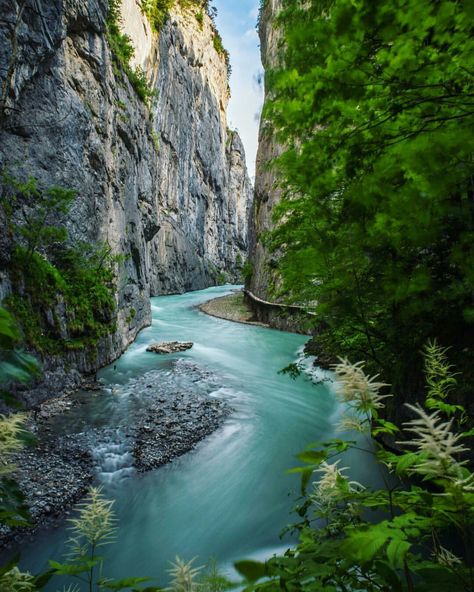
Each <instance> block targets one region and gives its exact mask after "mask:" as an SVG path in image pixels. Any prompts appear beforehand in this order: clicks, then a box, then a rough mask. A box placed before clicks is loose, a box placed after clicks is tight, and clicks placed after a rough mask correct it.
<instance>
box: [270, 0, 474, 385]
mask: <svg viewBox="0 0 474 592" xmlns="http://www.w3.org/2000/svg"><path fill="white" fill-rule="evenodd" d="M283 4H284V11H283V13H281V15H280V18H279V24H280V26H281V28H282V32H283V39H284V44H283V49H282V51H283V60H284V62H283V63H284V68H282V69H281V70H279V71H275V72H273V73H270V74H269V78H268V81H269V88H270V92H271V95H270V96H271V97H272V100H269V101H268V102H267V105H266V117H267V118H268V119H269V120H270V121H271V122H272V124H273V126H274V129H275V131H276V132H277V137H278V139H279V140H280V141H281V142H282V143H283V144H284V145H285V146H286V147H287V149H286V150H285V152H284V154H283V155H282V156H281V158H280V159H279V160H278V161H277V163H276V165H277V169H278V170H279V172H280V176H281V181H282V186H283V187H284V190H285V197H284V199H283V201H282V203H281V205H280V206H279V208H278V211H277V212H276V215H277V218H278V219H279V220H280V224H279V226H278V228H277V230H276V231H275V232H274V233H273V235H272V237H271V239H272V243H273V246H274V247H275V248H279V249H282V248H283V253H284V254H283V257H282V258H281V260H280V272H281V274H282V277H283V290H282V293H283V294H284V295H285V296H287V297H288V298H289V299H290V300H292V301H299V302H317V310H318V312H319V314H320V319H322V320H323V321H324V324H325V326H326V331H325V332H324V335H323V336H322V339H323V341H324V344H325V347H326V348H327V349H329V350H330V351H332V352H334V353H337V354H338V355H348V356H350V357H351V359H361V358H362V359H367V360H369V361H371V363H372V369H373V368H377V370H382V372H383V374H384V378H386V379H387V380H388V381H390V382H392V383H393V384H394V385H395V387H396V388H400V389H407V388H410V389H413V388H417V387H418V385H419V380H418V377H419V376H420V369H421V357H420V355H419V352H420V350H421V348H422V346H423V344H424V343H426V341H427V340H428V339H429V338H438V339H439V340H440V341H441V343H443V344H444V345H447V346H453V348H454V353H453V355H454V356H455V357H456V359H457V362H458V363H460V364H461V366H463V367H464V368H467V367H470V366H472V350H471V353H470V354H469V353H468V351H467V349H466V348H468V347H469V346H470V345H472V341H473V339H472V338H473V322H474V298H473V285H474V284H473V280H474V265H473V250H474V233H473V230H474V184H473V181H474V160H473V151H474V89H473V80H474V78H473V77H474V38H473V36H472V32H473V31H472V28H473V27H472V23H473V22H474V10H473V8H472V7H473V5H472V4H471V5H470V6H469V3H468V2H467V1H466V2H464V1H455V0H444V1H437V2H433V1H432V0H416V1H413V0H378V1H377V2H372V1H369V0H359V1H356V0H334V1H322V0H317V1H316V0H309V1H308V2H304V3H302V2H301V1H300V0H285V1H284V2H283ZM470 356H471V357H470Z"/></svg>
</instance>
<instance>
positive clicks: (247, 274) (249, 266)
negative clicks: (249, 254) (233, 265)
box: [242, 259, 253, 283]
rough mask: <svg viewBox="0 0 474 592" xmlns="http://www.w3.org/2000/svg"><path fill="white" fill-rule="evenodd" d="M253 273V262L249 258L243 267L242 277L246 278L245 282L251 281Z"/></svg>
mask: <svg viewBox="0 0 474 592" xmlns="http://www.w3.org/2000/svg"><path fill="white" fill-rule="evenodd" d="M252 275H253V263H252V262H251V261H249V260H248V259H247V260H246V261H245V263H244V264H243V267H242V277H243V278H244V280H245V283H248V282H250V280H251V278H252Z"/></svg>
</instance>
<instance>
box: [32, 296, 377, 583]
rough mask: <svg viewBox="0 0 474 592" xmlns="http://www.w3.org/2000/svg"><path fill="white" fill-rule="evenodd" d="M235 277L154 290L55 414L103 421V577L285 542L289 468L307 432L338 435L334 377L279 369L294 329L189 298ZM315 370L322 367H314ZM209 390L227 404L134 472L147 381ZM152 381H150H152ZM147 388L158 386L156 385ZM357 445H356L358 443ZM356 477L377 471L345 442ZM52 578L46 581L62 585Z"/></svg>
mask: <svg viewBox="0 0 474 592" xmlns="http://www.w3.org/2000/svg"><path fill="white" fill-rule="evenodd" d="M231 288H232V287H231V286H223V287H219V288H210V289H207V290H202V291H199V292H192V293H188V294H184V295H179V296H161V297H157V298H153V299H152V311H153V325H152V326H151V327H149V328H147V329H145V330H143V331H142V332H141V333H140V335H139V337H138V339H137V340H136V342H135V343H134V344H133V345H132V346H131V347H130V348H129V349H128V350H127V352H126V353H125V354H124V355H123V356H122V357H121V358H120V359H119V360H118V361H117V362H116V363H115V364H114V365H111V366H110V367H108V368H105V369H104V370H102V371H101V372H100V373H99V377H100V379H101V381H102V382H103V384H104V389H103V391H102V392H98V393H85V394H84V397H85V398H86V401H87V403H86V404H84V405H81V406H79V407H77V408H75V409H73V410H72V411H70V412H68V413H67V414H65V415H62V416H60V417H57V418H56V420H55V424H56V425H55V429H56V430H59V431H61V430H63V431H65V432H73V433H77V434H81V433H82V432H83V431H84V430H88V429H89V430H90V429H91V428H92V429H93V428H102V429H104V427H105V428H106V430H107V434H108V438H107V440H106V441H105V442H104V441H103V439H102V441H101V442H100V443H98V444H97V446H96V447H95V449H94V460H95V463H96V471H97V481H98V482H99V483H101V484H102V485H103V487H104V493H105V494H106V495H107V496H108V497H109V498H113V499H114V500H115V509H116V512H117V516H118V519H119V528H118V534H117V542H115V543H114V544H113V545H110V546H108V547H106V548H105V547H104V549H103V553H102V554H103V555H104V556H105V558H106V560H105V566H106V567H105V573H106V575H107V576H109V577H116V578H123V577H130V576H143V575H147V576H151V577H153V578H156V579H157V580H158V582H160V583H162V584H164V583H166V581H167V578H168V576H167V569H168V568H169V561H170V560H172V559H174V557H175V556H176V555H180V556H181V557H183V558H184V559H186V560H189V559H191V558H193V557H195V556H199V563H200V564H201V563H205V562H206V560H207V559H209V558H211V557H213V558H215V559H216V560H217V561H218V563H219V564H220V565H221V566H224V567H226V566H230V565H231V564H232V562H233V561H235V560H238V559H241V558H250V557H252V558H263V557H266V556H269V555H271V554H272V553H273V552H276V551H278V550H281V549H282V548H285V547H286V546H288V545H289V544H291V542H292V541H291V537H289V536H288V535H287V536H286V537H285V538H284V539H283V540H281V539H280V537H279V535H280V532H281V531H282V529H283V528H284V527H285V526H286V525H288V524H290V523H292V522H295V521H296V518H295V516H293V515H292V514H291V509H292V507H293V505H294V502H295V500H296V498H297V495H298V486H299V482H298V478H297V476H295V475H289V474H288V472H287V470H288V469H289V468H290V467H292V466H295V465H296V464H297V463H298V461H296V459H295V456H294V455H295V454H296V453H297V452H299V451H300V450H302V449H303V448H304V447H305V446H306V444H308V443H310V442H314V441H316V440H325V439H328V438H331V437H334V436H335V435H336V433H335V427H334V426H335V422H336V419H337V416H338V414H339V412H340V409H339V406H338V404H337V402H336V400H335V397H334V388H333V385H332V383H331V382H330V381H324V382H322V383H321V384H319V385H317V386H314V385H313V384H311V383H310V382H309V381H308V380H305V379H304V378H302V377H300V378H298V379H296V380H293V379H291V378H290V377H289V376H286V375H281V374H279V370H281V369H282V368H283V367H285V366H287V365H288V364H289V363H290V362H293V361H295V360H296V358H297V357H298V355H299V353H300V352H301V348H302V346H303V344H304V342H305V341H306V338H305V337H304V336H301V335H296V334H291V333H285V332H280V331H276V330H271V329H266V328H261V327H256V326H249V325H242V324H238V323H232V322H229V321H225V320H221V319H216V318H213V317H209V316H207V315H205V314H203V313H201V312H199V311H198V310H196V308H195V306H196V305H197V304H199V303H202V302H204V301H206V300H209V299H210V298H214V297H216V296H221V295H225V294H227V293H229V292H230V290H231ZM166 340H180V341H193V342H194V347H193V348H192V349H190V350H188V351H186V352H184V353H179V354H173V355H168V356H157V355H156V354H152V353H147V352H146V347H147V345H148V344H149V343H150V342H156V341H166ZM320 375H321V377H323V378H325V377H327V376H328V375H327V373H326V374H325V373H324V372H323V371H320ZM150 386H151V387H153V388H158V389H161V392H162V393H163V396H166V392H170V389H175V390H178V391H186V390H188V391H189V390H191V392H197V393H208V394H210V396H212V397H218V398H221V399H223V400H225V401H226V402H227V403H228V404H229V405H230V406H231V408H232V410H233V411H232V413H231V415H230V416H229V418H228V419H227V420H226V421H225V423H224V425H223V426H222V427H221V428H220V429H218V430H217V431H216V432H214V433H213V434H212V435H211V436H209V437H208V438H206V439H205V440H203V441H202V442H201V443H200V444H199V445H198V446H197V447H196V449H195V450H193V451H191V452H189V453H188V454H186V455H184V456H182V457H180V458H178V459H176V460H175V461H173V462H172V463H170V464H168V465H166V466H164V467H162V468H160V469H158V470H155V471H152V472H149V473H145V474H138V473H136V472H135V470H134V469H133V467H132V456H131V452H130V450H129V447H128V443H127V439H126V438H125V437H124V430H125V429H126V427H127V423H129V422H131V421H133V417H134V412H135V411H136V410H137V409H139V407H140V404H143V401H144V399H145V398H146V397H147V392H149V391H150V388H149V387H150ZM147 389H148V391H147ZM151 390H153V389H151ZM361 454H363V453H361ZM350 455H351V457H350V458H346V459H345V464H350V465H351V467H352V469H351V474H350V476H351V477H352V478H353V479H356V480H357V481H360V482H372V481H373V479H374V477H373V472H374V469H373V465H372V464H371V463H370V462H368V461H367V458H366V457H363V456H359V453H357V452H351V453H350ZM67 538H68V530H67V525H66V523H65V522H64V523H63V524H61V525H59V527H56V528H54V529H50V530H47V531H45V532H43V533H41V534H39V535H38V536H37V537H36V538H35V541H34V543H31V544H29V545H25V546H24V547H23V549H22V557H23V559H22V565H23V567H26V568H28V569H29V570H31V571H34V572H38V571H41V570H43V569H45V568H46V566H47V560H48V558H54V559H56V560H61V559H62V558H63V556H64V553H65V551H66V546H65V542H66V540H67ZM58 588H59V582H58V584H56V585H51V586H50V588H49V589H50V590H57V589H58Z"/></svg>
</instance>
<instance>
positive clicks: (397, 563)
mask: <svg viewBox="0 0 474 592" xmlns="http://www.w3.org/2000/svg"><path fill="white" fill-rule="evenodd" d="M410 548H411V543H409V542H408V541H405V540H400V539H393V540H391V541H390V543H389V544H388V547H387V558H388V561H389V563H390V565H391V567H393V568H394V569H398V568H400V567H402V566H403V560H404V559H405V556H406V554H407V553H408V551H409V550H410Z"/></svg>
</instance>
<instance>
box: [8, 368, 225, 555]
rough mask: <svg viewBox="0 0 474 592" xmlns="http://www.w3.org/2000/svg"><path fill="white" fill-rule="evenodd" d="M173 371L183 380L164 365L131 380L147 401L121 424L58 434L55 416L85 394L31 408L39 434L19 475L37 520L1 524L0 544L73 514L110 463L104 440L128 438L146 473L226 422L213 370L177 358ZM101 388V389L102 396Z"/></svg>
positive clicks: (134, 468) (121, 442)
mask: <svg viewBox="0 0 474 592" xmlns="http://www.w3.org/2000/svg"><path fill="white" fill-rule="evenodd" d="M183 375H186V377H187V378H190V379H191V381H192V382H194V383H198V382H199V383H201V384H202V383H204V384H205V385H206V388H205V389H204V390H205V392H204V393H203V392H193V391H192V390H189V389H182V388H180V376H181V377H182V376H183ZM172 378H176V379H177V387H176V388H169V386H166V385H163V376H162V374H160V372H157V371H151V372H147V373H145V374H144V375H143V376H141V377H139V378H137V379H134V380H133V381H131V382H130V383H128V384H127V389H128V391H130V392H132V393H134V396H136V397H139V398H140V405H138V406H137V408H136V409H135V410H134V411H133V413H132V416H131V417H129V418H128V422H127V424H124V425H123V427H121V428H120V429H117V427H116V426H114V427H113V428H111V427H97V426H96V427H86V428H85V429H84V430H83V431H82V432H79V433H75V434H58V433H57V431H56V430H54V429H53V428H52V420H53V419H54V418H56V422H57V419H58V415H59V414H67V413H68V412H70V411H71V410H74V409H75V408H77V407H78V406H80V405H81V404H82V403H83V402H84V398H83V397H81V395H80V394H72V395H68V396H64V397H61V398H60V399H56V400H51V401H46V402H45V403H44V404H43V405H41V406H40V407H39V408H38V409H36V410H35V411H34V412H31V414H30V417H29V419H28V429H29V430H30V431H32V432H33V433H34V434H35V435H36V437H37V441H36V444H35V445H34V447H32V448H27V449H24V450H22V451H21V452H20V453H18V454H16V456H15V458H14V463H15V465H16V467H17V469H16V472H15V475H14V476H15V479H16V480H17V482H18V483H19V486H20V489H21V490H22V491H23V493H24V494H25V497H26V502H27V505H28V507H29V509H30V514H31V524H32V526H31V527H30V528H28V529H25V528H16V529H13V530H12V529H9V528H7V527H3V526H2V527H0V549H1V548H2V547H4V548H5V547H8V546H10V545H12V544H14V545H17V544H18V543H19V542H21V541H22V540H24V539H25V538H32V536H33V535H34V533H35V532H36V531H37V530H39V529H40V528H42V527H44V526H47V525H51V524H54V523H55V522H56V521H58V520H60V519H61V518H63V517H64V515H65V514H68V513H69V511H70V509H71V507H72V506H73V505H74V504H75V503H76V502H77V501H78V500H79V499H80V498H81V497H83V495H84V494H85V493H86V491H87V490H88V488H89V487H90V485H91V484H92V483H93V482H95V481H97V479H98V477H100V475H101V471H102V470H104V468H103V467H101V466H100V463H101V460H102V461H103V459H101V458H100V457H99V456H98V454H97V451H98V450H100V449H101V448H105V449H107V447H110V445H112V447H113V446H125V447H126V449H127V450H128V451H130V467H129V468H128V469H127V470H128V471H129V472H128V475H130V476H132V478H133V475H134V474H135V477H134V478H139V476H138V475H137V473H142V472H145V471H149V470H152V469H156V468H157V467H159V466H161V465H164V464H166V463H168V462H170V461H172V460H173V459H174V458H176V457H178V456H180V455H182V454H184V453H186V452H188V451H190V450H191V449H193V448H194V447H195V446H196V444H197V443H198V442H200V441H201V440H202V439H203V438H205V437H206V436H207V435H209V434H211V433H212V432H213V431H215V430H216V429H217V428H218V427H219V426H220V425H222V423H223V422H224V420H225V418H226V417H227V416H228V415H229V413H230V408H229V407H228V406H227V405H226V404H225V403H224V402H223V401H222V400H220V399H218V398H215V397H212V396H209V394H210V393H211V392H212V391H213V390H214V389H215V388H216V387H217V386H218V385H217V384H216V382H215V380H214V377H213V376H212V374H211V373H210V372H208V371H206V370H203V369H201V368H199V367H197V366H196V365H194V364H192V363H190V362H188V361H185V360H177V361H176V362H175V365H174V369H173V372H172V374H171V377H170V381H169V382H170V383H171V384H172V383H173V380H172ZM99 388H102V387H100V386H99ZM104 388H105V387H104ZM94 390H96V387H95V388H94ZM201 390H202V389H201ZM102 394H103V393H101V392H100V391H97V392H96V393H95V396H101V395H102ZM104 396H106V395H104ZM99 482H100V479H99Z"/></svg>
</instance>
